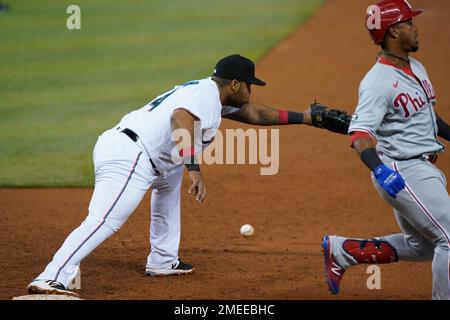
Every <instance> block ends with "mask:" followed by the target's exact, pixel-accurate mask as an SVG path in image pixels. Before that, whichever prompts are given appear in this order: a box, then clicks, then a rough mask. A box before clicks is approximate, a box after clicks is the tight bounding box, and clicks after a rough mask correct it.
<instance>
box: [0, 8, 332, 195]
mask: <svg viewBox="0 0 450 320" xmlns="http://www.w3.org/2000/svg"><path fill="white" fill-rule="evenodd" d="M4 2H8V3H9V4H10V7H11V8H10V11H9V12H0V186H3V187H62V186H68V187H76V186H82V187H85V186H92V184H93V168H92V148H93V146H94V144H95V141H96V139H97V136H98V135H99V134H100V133H101V132H103V131H104V130H106V129H108V128H110V127H112V126H113V125H115V124H116V123H117V122H118V121H119V120H120V118H121V117H122V116H123V115H124V114H126V113H128V112H129V111H131V110H134V109H137V108H139V107H141V106H142V105H144V104H145V103H147V102H148V101H150V100H151V99H153V97H155V96H156V95H157V94H160V93H162V92H164V91H166V90H167V89H169V88H171V87H173V86H174V85H175V84H178V83H181V82H184V81H187V80H191V79H199V78H203V77H206V76H208V75H209V74H211V72H212V69H213V67H214V64H215V63H216V61H217V60H218V59H220V58H222V57H223V56H225V55H228V54H231V53H236V52H239V53H241V54H243V55H246V56H248V57H250V58H252V59H254V60H258V58H260V57H261V56H262V55H263V54H264V53H265V52H267V50H268V49H270V48H271V47H273V46H274V45H275V44H276V43H277V42H278V41H280V40H281V39H282V38H283V37H285V36H286V35H287V34H289V33H290V32H292V31H293V30H295V28H296V27H297V26H298V25H299V24H300V23H301V22H302V21H304V20H305V19H306V18H307V17H309V16H310V15H311V14H312V13H313V12H314V10H316V9H317V8H318V7H319V6H320V5H321V4H322V3H323V2H324V0H227V1H218V0H217V1H216V0H191V1H187V0H140V1H138V0H131V1H107V0H89V1H88V0H80V1H58V0H53V1H49V0H40V1H35V0H34V1H32V0H29V1H24V0H22V1H11V0H10V1H7V0H4ZM73 3H76V4H77V5H79V6H80V8H81V27H82V29H81V30H71V31H69V30H67V28H66V19H67V17H68V14H66V8H67V6H68V5H70V4H73Z"/></svg>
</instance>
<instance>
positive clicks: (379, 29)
mask: <svg viewBox="0 0 450 320" xmlns="http://www.w3.org/2000/svg"><path fill="white" fill-rule="evenodd" d="M368 11H369V12H368V14H367V19H366V28H367V30H369V34H370V37H371V38H372V40H373V42H375V43H376V44H380V43H381V42H382V41H383V39H384V35H385V34H386V31H387V29H388V28H389V27H390V26H392V25H394V24H396V23H399V22H403V21H406V20H408V19H411V18H413V17H415V16H418V15H419V14H421V13H422V12H423V10H421V9H419V10H414V9H413V8H412V7H411V5H410V4H409V3H408V1H406V0H382V1H380V2H378V3H377V4H376V5H375V6H371V7H369V9H368ZM377 19H380V21H377ZM377 22H379V24H378V23H377ZM369 24H370V25H369ZM372 24H373V25H372Z"/></svg>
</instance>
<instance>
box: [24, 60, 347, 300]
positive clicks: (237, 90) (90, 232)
mask: <svg viewBox="0 0 450 320" xmlns="http://www.w3.org/2000/svg"><path fill="white" fill-rule="evenodd" d="M252 84H253V85H258V86H263V85H265V83H264V82H263V81H261V80H259V79H257V78H256V77H255V65H254V63H253V62H252V61H251V60H250V59H247V58H245V57H242V56H240V55H238V54H235V55H231V56H227V57H225V58H223V59H221V60H220V61H219V62H218V63H217V65H216V68H215V70H214V73H213V75H212V76H211V77H208V78H205V79H201V80H194V81H189V82H186V83H184V84H182V85H179V86H176V87H175V88H174V89H172V90H170V91H168V92H166V93H164V94H162V95H160V96H158V97H156V98H155V99H154V100H152V101H151V102H149V103H148V104H147V105H145V106H144V107H142V108H140V109H138V110H136V111H133V112H131V113H129V114H127V115H125V116H124V117H123V118H122V120H121V121H120V122H119V123H118V124H117V125H116V126H114V127H113V128H111V129H110V130H107V131H106V132H104V133H103V134H102V135H101V136H100V137H99V138H98V141H97V143H96V145H95V148H94V155H93V160H94V171H95V188H94V193H93V195H92V199H91V202H90V204H89V214H88V216H87V218H86V219H85V220H84V221H83V223H82V224H81V225H80V226H79V227H78V228H76V229H75V230H74V231H73V232H72V233H71V234H70V235H69V236H68V237H67V239H66V240H65V242H64V243H63V245H62V247H61V248H60V249H59V250H58V251H57V252H56V254H55V255H54V257H53V260H52V261H51V262H50V263H49V264H48V265H47V267H46V268H45V270H44V271H43V272H42V273H41V274H40V275H39V276H38V277H37V278H36V279H35V280H34V281H32V282H31V283H30V284H29V285H28V291H29V293H34V294H68V295H77V294H76V293H75V292H73V291H70V290H68V289H67V286H68V285H69V284H70V282H71V281H72V279H73V278H74V277H75V276H76V274H77V272H78V270H79V266H80V263H81V261H82V260H83V259H84V258H85V257H86V256H87V255H88V254H90V253H91V252H92V251H93V250H94V249H95V248H97V247H98V246H99V245H100V244H101V243H102V242H103V241H105V240H106V239H107V238H109V237H110V236H111V235H113V234H114V233H115V232H117V231H118V230H119V229H120V227H121V226H122V225H123V224H124V223H125V221H126V220H127V219H128V217H129V216H130V215H131V214H132V213H133V211H134V210H135V209H136V208H137V206H138V205H139V203H140V202H141V200H142V198H143V197H144V195H145V193H146V192H147V190H148V189H149V188H151V189H153V190H152V195H151V226H150V244H151V251H150V254H149V255H148V257H147V263H146V267H145V273H146V274H147V275H150V276H166V275H180V274H190V273H192V272H193V271H194V267H193V266H192V265H191V264H188V263H185V262H182V261H181V260H180V258H179V256H178V248H179V244H180V232H181V231H180V188H181V180H182V176H183V170H184V167H186V168H187V170H188V172H189V177H190V180H191V185H190V188H189V193H193V194H194V195H195V197H196V200H197V201H198V202H199V203H202V202H203V201H204V200H205V197H206V195H207V191H206V185H205V182H204V180H203V177H202V175H201V172H200V165H199V164H198V159H197V155H198V154H199V153H200V152H201V151H202V149H203V148H204V147H206V146H207V145H209V143H210V142H211V141H212V139H213V138H214V136H215V134H216V132H217V130H218V128H219V125H220V122H221V117H222V116H223V117H225V118H229V119H232V120H236V121H240V122H243V123H248V124H255V125H287V124H307V125H313V126H315V127H320V128H324V129H329V130H331V131H334V132H339V133H343V134H347V131H348V125H349V123H350V116H348V115H346V114H345V113H344V112H339V111H338V110H333V109H331V110H329V109H328V108H326V107H324V106H321V105H318V104H316V103H315V104H313V105H312V106H311V107H310V108H308V109H307V110H306V111H305V112H292V111H286V110H281V109H276V108H272V107H268V106H264V105H262V104H258V103H253V102H250V101H249V98H250V94H251V85H252ZM180 130H181V131H183V132H188V133H189V137H190V139H183V138H181V139H177V138H176V137H174V134H175V132H180ZM197 130H198V131H200V133H201V135H200V137H197V138H200V139H201V141H200V142H198V141H195V137H196V135H195V134H194V133H196V132H198V131H197ZM184 137H186V136H184ZM180 140H181V141H180ZM197 146H199V147H198V148H197ZM174 151H175V152H174Z"/></svg>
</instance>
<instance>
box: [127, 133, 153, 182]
mask: <svg viewBox="0 0 450 320" xmlns="http://www.w3.org/2000/svg"><path fill="white" fill-rule="evenodd" d="M119 129H120V128H119ZM120 132H122V133H125V134H126V135H127V136H128V137H129V138H130V139H131V140H133V141H134V142H137V141H138V139H139V136H138V135H137V133H136V132H134V131H133V130H131V129H128V128H125V129H123V130H122V131H120ZM149 160H150V163H151V164H152V168H153V171H155V174H156V175H157V176H159V175H160V173H159V171H158V169H156V166H155V164H154V163H153V161H152V159H151V158H149Z"/></svg>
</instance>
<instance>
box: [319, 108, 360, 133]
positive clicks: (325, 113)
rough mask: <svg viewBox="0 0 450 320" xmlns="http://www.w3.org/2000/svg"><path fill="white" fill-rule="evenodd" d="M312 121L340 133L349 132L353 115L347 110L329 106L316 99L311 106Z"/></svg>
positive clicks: (320, 126) (323, 127)
mask: <svg viewBox="0 0 450 320" xmlns="http://www.w3.org/2000/svg"><path fill="white" fill-rule="evenodd" d="M310 109H311V121H312V125H313V126H314V127H318V128H322V129H327V130H329V131H332V132H336V133H340V134H348V127H349V126H350V121H351V116H349V115H348V114H347V112H345V111H342V110H336V109H329V108H328V107H326V106H324V105H322V104H320V103H318V102H316V101H314V103H313V104H311V106H310Z"/></svg>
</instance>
